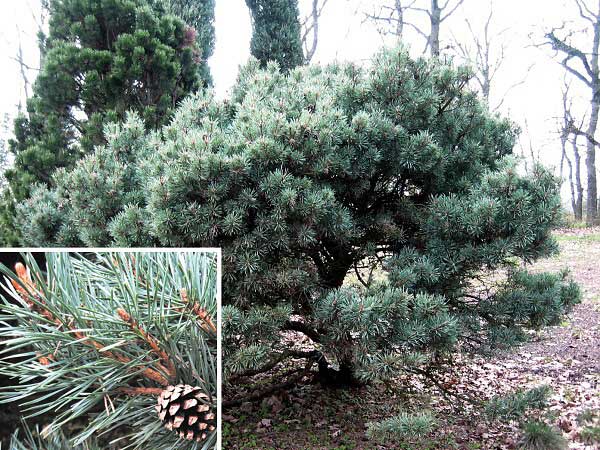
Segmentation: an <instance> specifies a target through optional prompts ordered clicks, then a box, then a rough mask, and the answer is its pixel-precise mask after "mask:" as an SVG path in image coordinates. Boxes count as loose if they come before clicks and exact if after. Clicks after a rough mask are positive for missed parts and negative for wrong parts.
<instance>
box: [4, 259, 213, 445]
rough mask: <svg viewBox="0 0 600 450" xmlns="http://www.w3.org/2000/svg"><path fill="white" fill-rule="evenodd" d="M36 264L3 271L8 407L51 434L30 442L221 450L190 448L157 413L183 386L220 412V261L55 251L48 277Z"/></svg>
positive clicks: (29, 436)
mask: <svg viewBox="0 0 600 450" xmlns="http://www.w3.org/2000/svg"><path fill="white" fill-rule="evenodd" d="M24 258H25V265H22V264H18V265H17V267H16V273H13V272H12V271H11V270H9V269H8V268H6V267H4V266H0V270H1V271H2V273H3V275H4V277H5V285H4V286H3V287H4V294H3V297H2V310H1V311H2V312H1V315H0V343H1V350H0V375H2V376H4V377H8V378H10V379H12V380H13V384H12V385H10V386H7V387H4V388H2V389H1V390H0V402H2V403H7V402H18V403H19V405H20V408H21V410H22V411H23V413H24V414H25V415H26V417H28V418H32V417H35V418H36V420H37V421H38V422H42V424H43V425H44V427H43V429H42V430H41V434H40V436H37V433H35V432H34V431H27V430H26V431H25V432H24V433H25V434H23V433H21V434H20V436H23V438H24V439H25V441H27V442H34V441H35V440H36V439H43V440H44V442H56V448H62V447H60V445H66V446H68V445H71V446H72V447H69V448H82V449H84V448H94V445H95V444H94V443H95V442H98V445H100V446H103V447H102V448H137V449H148V448H152V449H171V448H175V447H176V448H183V449H188V448H189V449H204V450H208V449H212V448H213V447H214V445H215V442H216V431H212V432H210V433H207V436H206V437H205V439H203V440H202V441H201V442H193V441H190V440H187V439H180V437H179V436H178V434H177V433H176V432H175V431H176V430H175V431H169V430H167V429H165V428H164V427H163V424H162V423H161V420H160V419H159V417H158V415H157V412H156V410H155V408H156V405H157V398H158V396H159V395H160V393H161V392H162V391H163V389H165V388H166V387H167V386H171V385H179V384H185V385H190V386H196V387H198V388H200V390H201V391H202V392H203V393H204V394H205V395H206V396H207V398H208V399H209V402H211V403H212V404H213V405H216V360H217V356H216V328H215V325H214V318H215V317H216V282H217V279H216V277H217V270H216V259H215V258H216V255H215V254H213V253H202V252H197V253H188V252H174V253H160V252H157V253H147V252H144V253H123V252H115V253H113V252H107V253H94V254H73V255H71V254H68V253H48V254H47V255H46V258H47V264H46V267H44V268H41V267H39V266H38V265H37V264H36V262H35V260H34V259H33V258H32V257H31V255H30V254H27V255H24ZM212 407H213V406H211V408H212ZM65 436H66V437H65ZM15 439H17V438H15ZM65 439H66V440H65ZM48 440H49V441H48ZM36 442H37V441H36ZM61 442H62V443H63V444H61ZM23 445H26V444H23ZM27 445H33V444H27ZM52 445H54V444H52ZM33 448H35V447H33Z"/></svg>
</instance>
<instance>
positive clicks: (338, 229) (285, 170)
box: [19, 49, 579, 382]
mask: <svg viewBox="0 0 600 450" xmlns="http://www.w3.org/2000/svg"><path fill="white" fill-rule="evenodd" d="M470 76H471V74H470V72H469V71H468V70H467V69H465V68H455V67H453V66H452V65H451V64H448V63H445V62H440V61H430V60H427V59H424V58H419V59H416V60H415V59H411V58H410V57H409V56H408V54H407V52H405V51H404V50H402V49H395V50H389V51H385V52H382V53H381V54H379V55H378V56H377V57H376V58H375V59H374V61H373V62H372V64H371V66H370V67H369V68H363V67H359V66H357V65H354V64H334V65H330V66H327V67H303V68H296V69H293V70H291V71H290V72H289V73H288V74H284V73H282V72H280V71H279V70H278V68H277V67H276V65H274V64H270V65H267V68H266V69H265V70H263V69H261V68H260V63H259V62H258V61H251V62H250V63H249V64H248V65H247V66H246V67H245V68H243V70H242V72H241V74H240V78H239V82H238V83H237V86H236V87H235V89H234V90H233V94H232V97H231V98H230V99H227V100H224V101H217V100H215V99H214V98H213V97H212V94H211V93H210V92H201V93H199V94H197V95H196V96H194V97H192V98H190V99H188V100H186V101H185V102H184V103H183V104H182V106H181V108H179V110H178V111H177V114H176V116H175V118H174V120H173V121H172V123H170V124H169V125H168V126H166V127H164V128H163V129H162V130H161V131H160V132H147V131H145V128H144V123H143V121H142V120H141V119H140V118H139V117H137V116H131V117H129V119H128V120H127V121H126V122H125V123H124V124H123V125H111V126H109V127H108V129H107V134H106V136H107V139H108V144H107V145H105V146H102V147H99V148H98V149H97V150H96V152H95V153H94V154H93V155H90V156H88V157H86V158H85V159H84V160H83V161H82V163H81V164H80V165H79V166H78V167H77V168H75V169H74V170H71V171H68V172H62V173H60V174H58V175H57V176H56V178H55V184H56V186H57V188H56V189H47V188H45V187H40V188H38V189H37V190H36V191H35V192H34V194H33V197H32V198H31V200H29V201H27V202H26V203H24V204H22V205H21V206H20V209H19V217H20V224H21V225H20V226H21V230H22V232H23V236H24V240H23V243H25V244H28V245H70V244H77V245H90V246H101V245H119V246H126V245H132V246H142V245H143V246H147V245H164V246H179V245H185V246H201V245H208V246H222V247H223V249H224V267H223V274H224V281H223V287H224V303H225V305H226V307H225V309H224V332H223V333H224V334H223V335H224V348H225V356H224V361H225V365H226V370H227V371H228V373H229V374H230V375H231V376H232V378H236V377H240V376H244V375H252V374H255V373H257V372H260V371H262V370H267V369H270V368H272V367H273V366H274V365H276V364H277V363H278V362H279V361H282V360H285V359H286V358H290V357H294V358H296V360H297V361H298V360H301V359H305V360H306V361H307V362H306V367H310V366H311V364H313V363H314V364H317V365H318V367H319V369H320V371H321V373H322V374H323V376H324V377H325V378H327V379H329V381H331V382H338V381H349V380H354V379H356V378H361V379H366V380H372V379H382V378H387V377H391V376H394V375H395V374H397V373H398V371H403V370H404V371H409V372H416V373H422V372H423V371H425V370H426V368H427V367H429V366H430V365H431V364H436V363H437V362H439V361H440V357H441V356H443V355H444V354H445V353H448V352H450V351H452V350H454V349H455V348H456V346H457V345H463V346H464V347H466V348H471V349H475V350H488V349H490V348H492V347H495V346H497V345H510V344H514V343H516V342H519V341H521V340H522V339H523V338H524V336H525V335H524V329H526V328H537V327H540V326H542V325H546V324H549V323H556V322H557V321H558V320H559V317H560V315H561V314H562V313H563V312H564V311H565V310H567V309H568V308H569V307H570V306H571V305H572V304H573V303H575V302H576V301H578V298H579V293H578V289H577V286H576V285H575V284H573V283H572V282H571V281H569V279H568V277H567V276H566V274H536V275H530V274H528V273H527V272H526V271H524V270H523V269H522V268H519V267H518V266H519V263H520V262H529V261H533V260H536V259H538V258H540V257H545V256H548V255H550V254H552V253H553V252H554V251H555V249H556V246H555V243H554V241H553V240H552V238H551V236H550V231H551V229H552V227H554V226H555V225H556V224H557V223H558V220H559V216H560V197H559V187H558V181H557V180H556V179H555V178H554V177H553V176H552V175H551V174H550V173H549V172H548V171H546V170H545V169H543V168H542V167H536V168H535V169H534V171H533V173H532V175H531V176H522V175H520V174H519V172H518V170H517V167H516V163H515V161H514V159H513V158H512V157H511V153H512V148H513V145H514V141H515V136H516V134H517V130H516V129H515V126H514V125H513V124H512V123H511V122H510V121H509V120H506V119H502V118H500V117H498V116H496V115H491V114H490V113H489V112H488V110H487V108H486V106H485V105H484V103H482V102H481V101H480V100H479V99H478V98H477V95H476V94H475V93H473V92H472V91H471V90H469V88H468V87H467V85H468V82H469V79H470ZM498 269H504V270H502V271H500V272H498V274H497V275H495V276H494V277H491V278H490V277H487V275H488V274H490V273H492V272H495V271H497V270H498ZM285 330H287V331H290V330H291V331H295V332H299V333H303V334H305V335H306V336H308V337H309V338H310V340H311V341H312V342H313V343H314V345H315V349H316V350H315V351H302V350H300V349H296V348H289V346H288V345H287V344H286V343H284V342H283V341H282V335H281V332H282V331H285ZM302 364H303V365H304V362H302ZM333 368H335V369H336V370H334V369H333Z"/></svg>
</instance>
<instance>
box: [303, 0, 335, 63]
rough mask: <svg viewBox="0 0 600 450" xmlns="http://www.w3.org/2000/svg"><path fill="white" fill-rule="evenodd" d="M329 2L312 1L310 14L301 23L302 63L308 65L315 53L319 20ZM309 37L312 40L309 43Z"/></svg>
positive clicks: (323, 0) (324, 0)
mask: <svg viewBox="0 0 600 450" xmlns="http://www.w3.org/2000/svg"><path fill="white" fill-rule="evenodd" d="M328 1H329V0H312V7H311V11H310V14H309V15H307V16H306V17H305V18H304V19H303V20H302V21H301V26H302V35H301V41H302V47H303V48H304V61H305V62H306V63H309V62H310V61H311V60H312V58H313V56H314V55H315V52H316V51H317V44H318V42H319V19H320V18H321V14H322V13H323V8H325V5H326V4H327V2H328ZM309 35H312V39H310V42H309Z"/></svg>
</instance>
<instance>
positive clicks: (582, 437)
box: [223, 228, 600, 450]
mask: <svg viewBox="0 0 600 450" xmlns="http://www.w3.org/2000/svg"><path fill="white" fill-rule="evenodd" d="M556 236H557V239H558V241H559V243H560V247H561V253H560V255H559V256H557V257H555V258H551V259H547V260H543V261H539V262H538V263H536V264H535V266H534V267H533V270H559V269H562V268H564V267H568V268H569V269H570V270H571V272H572V275H573V276H574V278H575V279H576V280H577V282H578V283H579V284H580V286H581V288H582V291H583V302H582V303H581V304H580V305H578V306H577V307H576V308H575V309H574V310H573V311H572V313H571V314H570V315H569V316H568V317H567V318H565V320H564V321H563V323H562V324H561V325H560V326H556V327H549V328H546V329H545V330H543V331H542V332H540V333H539V334H538V335H535V336H533V338H532V340H531V342H529V343H528V344H525V345H523V346H521V347H520V348H518V349H517V350H515V351H512V352H510V353H506V354H501V355H497V356H495V357H494V358H492V359H482V358H467V357H461V356H458V357H457V359H456V360H455V363H456V364H455V369H454V371H453V372H452V373H450V374H448V375H447V376H446V378H445V379H444V380H443V384H444V386H445V388H446V389H447V390H448V391H449V392H459V393H460V394H461V395H463V396H468V397H472V398H480V399H481V398H484V399H486V398H491V397H494V396H496V395H501V394H504V393H508V392H512V391H515V390H518V389H527V388H530V387H535V386H539V385H550V386H551V387H552V389H553V392H554V394H553V396H552V397H551V399H550V406H549V408H548V409H547V410H546V411H545V412H544V415H543V418H544V420H545V421H546V422H547V423H548V424H550V425H551V426H553V427H555V428H556V429H557V430H560V432H561V433H562V434H563V437H564V438H565V439H566V440H567V442H568V446H569V448H571V449H589V450H591V449H600V428H598V426H599V421H600V228H595V229H573V230H561V231H558V232H557V233H556ZM427 386H428V385H426V384H425V383H421V382H419V380H415V379H414V378H411V379H402V378H400V379H398V380H396V382H395V383H394V384H390V385H386V386H383V385H379V386H368V387H364V388H357V389H352V390H323V389H322V388H321V387H320V386H319V385H313V384H310V383H308V382H307V384H303V385H300V386H298V387H297V388H295V389H293V390H292V391H289V392H285V393H280V394H278V395H274V396H272V397H270V398H267V399H265V400H264V401H263V402H262V403H261V404H258V405H256V404H250V403H246V404H243V405H242V406H241V407H239V408H234V409H231V410H227V411H225V416H224V421H223V436H224V441H223V443H224V445H223V448H224V449H227V450H229V449H263V450H269V449H278V450H279V449H323V450H325V449H326V450H335V449H337V450H349V449H377V450H378V449H381V450H384V449H518V448H521V445H520V439H521V435H522V431H521V430H520V429H519V426H518V424H517V423H516V422H500V421H491V420H490V419H487V418H486V416H485V415H484V414H483V411H482V408H480V407H477V406H472V405H470V404H469V403H467V402H464V401H459V400H457V399H456V398H453V397H449V396H447V395H443V394H442V392H441V391H440V390H439V389H437V388H429V387H427ZM400 410H411V411H423V410H428V411H431V412H432V413H433V414H434V415H435V416H436V418H437V420H438V424H439V427H438V429H437V430H436V432H435V433H432V434H431V435H430V436H427V437H426V438H424V439H421V440H420V441H413V442H386V443H385V444H378V443H376V442H373V441H369V440H368V439H367V438H366V436H365V429H366V424H367V423H368V422H372V421H377V420H380V419H383V418H386V417H389V416H392V415H394V414H395V413H397V412H399V411H400ZM594 431H595V433H596V434H595V435H594ZM548 450H551V449H548Z"/></svg>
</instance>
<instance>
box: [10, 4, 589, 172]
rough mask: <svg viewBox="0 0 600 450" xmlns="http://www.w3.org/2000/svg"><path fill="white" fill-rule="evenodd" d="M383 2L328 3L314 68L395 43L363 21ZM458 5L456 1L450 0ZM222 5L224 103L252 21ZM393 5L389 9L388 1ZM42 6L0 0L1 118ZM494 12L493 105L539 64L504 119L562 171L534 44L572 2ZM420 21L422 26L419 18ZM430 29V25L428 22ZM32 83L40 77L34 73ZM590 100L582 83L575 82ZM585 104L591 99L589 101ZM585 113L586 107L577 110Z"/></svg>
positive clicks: (451, 27)
mask: <svg viewBox="0 0 600 450" xmlns="http://www.w3.org/2000/svg"><path fill="white" fill-rule="evenodd" d="M382 1H385V0H329V2H328V4H327V6H326V8H325V10H324V13H323V16H322V18H321V22H320V30H321V32H320V36H319V45H318V48H317V53H316V55H315V57H314V60H313V61H314V62H316V63H328V62H331V61H333V60H336V59H337V60H353V61H364V63H365V64H366V63H368V60H369V58H370V56H371V55H372V54H373V53H374V52H376V51H377V50H378V49H379V48H381V46H382V45H385V44H390V43H391V42H390V41H387V42H386V41H385V40H384V39H382V37H381V36H380V35H379V34H378V33H377V30H376V28H375V26H374V25H373V24H372V23H369V22H364V20H363V19H364V13H365V12H373V11H374V10H375V9H376V8H377V5H378V4H380V3H381V2H382ZM451 1H454V0H451ZM216 3H217V5H216V11H215V14H216V33H217V39H216V48H215V52H214V54H213V56H212V57H211V58H210V60H209V62H210V66H211V71H212V75H213V78H214V82H215V90H216V92H217V94H218V95H219V96H221V97H223V96H226V95H227V92H228V90H229V88H230V87H231V86H232V84H233V83H234V81H235V78H236V75H237V70H238V67H239V65H240V64H243V63H244V62H245V61H246V60H247V58H248V56H249V41H250V34H251V28H250V17H249V13H248V9H247V7H246V4H245V1H244V0H217V2H216ZM309 3H310V0H300V9H301V14H305V13H307V12H308V9H309ZM388 3H389V2H388ZM38 4H39V0H19V1H13V0H0V62H1V64H2V69H1V70H0V113H1V114H4V113H10V114H14V113H15V111H16V106H17V105H18V103H19V100H20V99H22V98H23V88H22V82H21V79H20V75H19V68H18V65H17V64H16V63H15V62H14V61H13V60H12V59H11V57H13V56H14V55H15V52H16V45H17V42H18V39H17V36H18V33H17V26H18V27H19V28H20V29H21V33H22V34H21V38H22V42H23V47H24V51H25V53H26V59H27V61H29V62H30V64H31V65H33V66H35V65H36V61H37V58H38V56H37V49H36V43H35V30H36V25H35V21H34V19H33V15H32V11H36V10H37V8H38ZM491 5H492V7H493V10H494V21H493V28H494V29H495V30H497V31H499V30H503V29H506V28H509V31H508V32H507V33H506V36H507V37H508V40H509V41H510V45H509V48H508V49H507V52H506V62H505V64H504V66H503V68H502V69H501V71H500V72H499V73H498V75H497V83H496V85H495V86H494V90H493V92H492V102H491V103H492V104H496V103H497V102H498V101H499V100H500V98H501V97H503V96H504V92H505V90H506V89H507V88H508V87H509V86H511V85H512V84H514V83H515V82H517V81H519V80H521V79H522V78H523V77H524V75H525V74H526V72H527V68H528V67H530V66H531V65H532V64H533V68H532V69H531V70H530V72H529V74H528V76H527V78H526V81H525V83H524V84H522V85H520V86H518V87H517V88H515V89H513V90H511V91H510V92H509V93H508V94H507V95H506V98H505V100H504V103H503V105H502V108H501V112H502V113H504V114H508V115H510V116H511V118H512V119H513V120H515V121H516V122H517V123H519V124H520V125H521V126H522V127H525V123H526V122H527V127H528V133H527V134H525V136H524V140H525V141H527V142H528V141H529V138H530V139H531V142H532V144H533V146H534V148H535V149H536V152H537V151H539V152H540V154H541V155H543V157H542V160H543V162H544V163H545V164H547V165H549V166H558V163H559V161H560V151H559V148H558V140H557V135H556V128H557V127H556V117H558V116H559V115H560V114H561V92H560V89H561V86H562V83H563V70H562V68H561V67H560V66H559V65H558V64H557V63H556V61H555V60H553V59H552V52H551V51H550V49H548V48H547V47H546V48H545V49H539V48H536V47H534V46H533V45H532V44H533V43H536V42H541V41H542V40H543V33H544V31H545V30H547V29H549V28H550V27H552V26H557V25H560V24H561V23H562V22H563V21H564V20H570V19H574V18H576V17H577V11H576V9H575V8H574V6H573V1H572V0H492V1H491ZM489 8H490V1H488V0H465V1H464V4H463V6H462V7H461V8H460V9H459V10H458V11H457V12H456V13H455V14H454V15H453V16H452V17H451V18H450V19H448V21H447V22H444V24H443V27H442V31H441V37H442V41H443V42H442V44H449V43H451V41H452V36H454V38H456V39H457V40H458V41H460V42H470V41H472V39H471V37H470V35H469V33H468V29H467V27H466V26H465V19H466V18H468V19H469V20H470V21H471V23H472V24H473V25H474V26H475V27H476V28H477V26H482V25H483V21H484V20H485V19H486V18H487V14H488V12H489ZM414 19H415V20H421V21H422V20H424V17H423V16H419V15H418V13H415V16H414ZM422 24H423V25H424V26H425V27H426V23H425V22H422ZM407 41H408V42H407V43H408V44H409V45H410V46H411V48H412V51H413V52H414V53H416V54H418V53H421V51H422V49H423V44H424V43H423V40H422V38H420V37H419V36H417V35H416V34H415V33H413V34H410V33H409V34H408V36H407ZM29 75H30V77H31V78H33V77H34V76H35V72H34V71H32V72H30V74H29ZM573 88H574V89H579V92H581V93H582V94H583V95H586V94H587V93H586V92H585V90H584V89H582V87H581V86H579V84H578V83H573ZM583 98H585V97H583ZM579 107H580V108H581V111H583V110H584V109H585V107H586V103H585V101H581V102H580V103H579Z"/></svg>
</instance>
